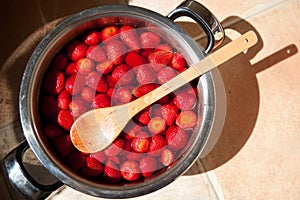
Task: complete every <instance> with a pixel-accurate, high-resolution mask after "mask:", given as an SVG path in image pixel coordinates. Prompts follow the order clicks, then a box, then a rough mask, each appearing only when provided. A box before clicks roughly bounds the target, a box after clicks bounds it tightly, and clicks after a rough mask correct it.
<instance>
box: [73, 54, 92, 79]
mask: <svg viewBox="0 0 300 200" xmlns="http://www.w3.org/2000/svg"><path fill="white" fill-rule="evenodd" d="M94 68H95V63H94V61H92V60H91V59H89V58H81V59H80V60H78V61H77V63H76V71H77V72H79V73H80V74H82V75H84V76H86V75H88V74H89V73H90V72H92V71H93V70H94Z"/></svg>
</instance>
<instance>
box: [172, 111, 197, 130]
mask: <svg viewBox="0 0 300 200" xmlns="http://www.w3.org/2000/svg"><path fill="white" fill-rule="evenodd" d="M196 122H197V116H196V114H195V113H194V112H193V111H191V110H184V111H182V112H181V113H179V115H178V116H177V118H176V124H177V125H178V126H179V127H181V128H192V127H194V126H195V125H196Z"/></svg>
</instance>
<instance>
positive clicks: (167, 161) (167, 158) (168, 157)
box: [159, 148, 175, 166]
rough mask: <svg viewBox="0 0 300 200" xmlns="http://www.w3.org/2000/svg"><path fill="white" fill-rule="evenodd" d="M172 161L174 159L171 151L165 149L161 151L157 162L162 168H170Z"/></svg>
mask: <svg viewBox="0 0 300 200" xmlns="http://www.w3.org/2000/svg"><path fill="white" fill-rule="evenodd" d="M174 159H175V156H174V153H173V151H172V150H170V149H168V148H166V149H163V150H162V152H161V156H160V159H159V161H160V162H161V163H162V164H163V165H164V166H170V165H171V164H172V163H173V162H174Z"/></svg>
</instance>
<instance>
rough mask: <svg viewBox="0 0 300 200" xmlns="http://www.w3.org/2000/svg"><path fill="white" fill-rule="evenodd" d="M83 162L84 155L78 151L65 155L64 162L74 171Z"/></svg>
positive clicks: (84, 160) (78, 168)
mask: <svg viewBox="0 0 300 200" xmlns="http://www.w3.org/2000/svg"><path fill="white" fill-rule="evenodd" d="M85 162H86V159H85V156H84V155H83V154H82V153H80V152H78V151H74V152H72V153H71V154H70V155H68V157H66V164H67V165H68V166H69V167H70V168H71V169H73V170H74V171H79V170H80V169H81V167H82V166H83V165H84V164H85Z"/></svg>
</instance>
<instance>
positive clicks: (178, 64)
mask: <svg viewBox="0 0 300 200" xmlns="http://www.w3.org/2000/svg"><path fill="white" fill-rule="evenodd" d="M185 66H186V61H185V59H184V57H183V56H182V55H181V54H180V53H177V52H176V53H174V55H173V58H172V60H171V67H173V68H174V69H176V70H180V69H182V68H184V67H185Z"/></svg>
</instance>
